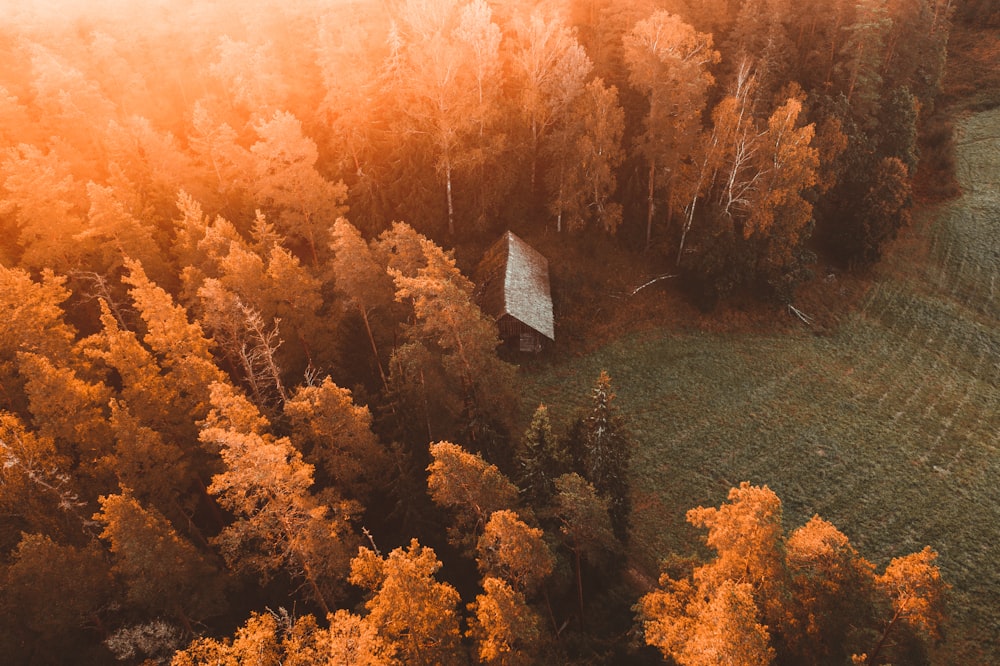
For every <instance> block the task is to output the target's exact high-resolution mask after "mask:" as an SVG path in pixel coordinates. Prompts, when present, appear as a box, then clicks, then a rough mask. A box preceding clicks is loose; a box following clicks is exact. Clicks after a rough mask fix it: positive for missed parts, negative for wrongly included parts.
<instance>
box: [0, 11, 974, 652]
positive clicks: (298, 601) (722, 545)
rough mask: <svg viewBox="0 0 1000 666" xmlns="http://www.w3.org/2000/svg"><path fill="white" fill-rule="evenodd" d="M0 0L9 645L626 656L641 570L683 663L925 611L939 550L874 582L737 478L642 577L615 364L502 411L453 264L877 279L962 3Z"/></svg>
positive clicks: (844, 547)
mask: <svg viewBox="0 0 1000 666" xmlns="http://www.w3.org/2000/svg"><path fill="white" fill-rule="evenodd" d="M13 4H14V5H17V6H16V7H7V8H5V9H7V10H9V11H7V12H6V13H5V16H4V21H3V22H2V25H0V627H2V629H0V654H3V655H4V659H5V660H7V661H9V662H10V663H69V662H72V663H80V664H99V663H109V661H110V660H111V659H112V658H119V659H120V660H121V661H123V662H126V663H143V662H146V660H149V662H147V663H151V662H157V663H167V662H168V661H169V660H171V659H172V660H173V663H175V664H178V665H180V666H186V665H192V666H193V665H194V664H207V663H212V664H216V663H220V664H233V663H251V662H253V663H261V664H278V663H284V664H313V663H321V664H324V663H356V664H421V663H425V664H452V663H455V664H458V663H466V662H468V661H470V660H472V661H480V662H484V663H492V664H523V663H591V662H596V661H598V660H600V659H603V660H606V661H615V660H616V659H624V658H625V656H624V655H626V653H629V654H634V653H636V652H637V650H638V648H636V647H635V646H633V645H630V644H629V642H628V640H627V638H626V637H627V636H628V635H630V631H631V626H632V616H631V614H630V612H629V608H630V607H631V605H632V604H633V603H634V602H635V599H636V598H638V597H639V596H640V595H643V594H645V596H642V599H641V600H640V602H639V606H638V612H639V617H640V620H641V623H642V627H643V630H644V636H645V639H646V641H647V642H648V643H649V644H650V645H653V646H655V647H656V648H658V649H659V650H660V651H661V653H662V654H663V655H664V656H666V657H668V658H670V659H673V660H675V661H676V662H678V663H681V664H714V663H746V664H750V663H767V662H769V661H771V660H782V661H783V662H785V663H795V661H796V660H799V663H824V662H826V663H841V662H843V661H844V660H846V659H850V658H852V656H853V657H856V658H857V659H858V660H867V662H868V663H873V664H874V663H886V662H888V661H889V660H891V659H897V660H899V659H903V658H905V657H901V656H900V655H904V654H917V653H919V651H920V650H921V649H922V648H921V646H922V645H924V644H925V643H926V642H927V641H933V640H937V639H938V638H939V637H940V636H941V635H942V633H941V627H942V623H943V621H944V615H943V614H942V613H943V612H942V605H941V604H942V599H943V594H944V590H945V589H946V585H945V584H944V583H943V582H942V581H941V579H940V576H939V573H938V570H937V568H936V566H935V564H934V558H935V554H934V553H933V551H930V550H925V551H921V552H919V553H917V554H915V555H910V556H906V557H901V558H897V559H896V560H893V561H892V562H891V563H889V565H888V566H887V567H886V568H885V569H884V570H883V572H882V573H876V569H875V567H873V566H872V565H871V564H870V563H868V562H867V561H866V560H864V558H863V557H862V556H861V555H860V554H859V553H858V552H857V551H856V550H855V549H854V547H853V546H852V545H851V544H850V543H849V542H848V540H847V538H846V537H845V536H844V535H843V534H842V533H840V532H839V531H837V529H836V528H834V527H833V526H832V525H830V524H829V523H826V522H824V521H822V520H821V519H819V518H814V519H813V520H812V521H810V522H809V523H807V524H806V525H805V526H803V527H800V528H799V529H797V530H794V531H792V532H791V533H786V532H785V529H784V526H783V524H782V514H781V503H780V501H779V500H778V498H777V496H776V495H775V494H774V493H772V492H771V491H769V490H768V489H767V488H766V487H756V486H750V485H748V484H743V485H741V486H740V487H739V488H737V489H734V490H733V491H732V494H731V495H730V501H729V502H728V503H726V504H724V505H723V506H721V507H719V508H708V509H705V508H698V509H693V510H692V511H691V512H690V513H689V514H688V519H689V522H690V523H691V524H692V525H694V526H696V527H699V528H703V529H705V530H707V538H706V544H707V546H708V547H709V548H710V549H711V550H713V551H714V552H715V556H714V558H712V559H709V560H706V561H704V562H701V563H700V564H699V565H698V566H696V567H694V568H693V571H691V572H690V575H686V576H681V577H677V578H671V577H669V576H664V577H663V578H662V579H661V583H660V587H659V588H658V589H657V590H654V591H649V590H648V589H646V588H643V587H642V584H641V581H642V580H644V578H645V577H647V576H648V575H649V572H637V571H635V567H636V566H638V565H636V563H635V562H634V561H633V559H632V558H631V556H630V554H631V551H630V550H629V549H630V547H631V546H630V541H629V540H630V538H632V537H633V534H634V531H633V530H632V529H631V528H632V521H633V520H634V517H633V515H632V509H633V505H634V504H636V503H637V502H638V501H639V500H640V499H641V498H634V497H633V494H632V491H631V478H632V474H633V473H634V465H635V464H636V463H634V462H633V460H634V458H635V456H633V453H634V451H633V448H634V445H635V442H634V440H633V438H632V436H631V432H632V431H631V425H630V423H629V420H628V418H627V416H626V414H627V413H628V412H627V411H626V410H624V409H622V408H621V407H622V405H621V402H620V400H619V398H618V396H617V394H616V390H615V389H613V388H612V386H613V385H612V379H611V374H609V373H607V372H603V371H602V372H601V373H600V374H599V375H598V376H597V377H596V382H595V384H594V386H593V389H592V390H591V391H590V392H589V394H587V395H581V396H579V398H580V402H581V403H585V404H586V406H585V407H584V408H583V410H582V411H581V412H580V413H579V414H577V415H575V417H567V416H566V415H558V416H557V415H555V414H549V413H548V411H547V409H546V408H545V407H544V406H540V407H539V408H538V409H537V411H536V412H535V414H534V418H533V419H532V420H531V423H530V426H529V427H528V428H527V430H525V424H524V423H523V421H522V412H523V409H522V405H520V401H521V395H520V378H521V375H520V374H519V373H522V372H527V371H528V370H527V369H526V368H524V367H522V368H519V366H518V364H517V362H519V361H523V360H524V357H518V356H516V352H515V351H514V349H511V348H503V349H501V340H500V338H499V336H498V330H497V327H496V322H495V321H494V320H493V319H492V317H493V315H495V313H492V312H491V313H486V312H484V311H483V310H482V309H481V308H480V305H479V302H480V297H481V294H480V293H479V290H478V287H477V285H476V284H474V283H473V281H472V280H470V279H469V277H467V276H468V275H470V274H472V268H473V267H474V265H475V264H476V262H477V260H478V258H479V257H480V256H481V251H482V249H483V247H485V246H486V245H487V244H488V243H489V242H491V241H492V240H493V239H494V238H495V237H496V236H497V235H498V234H499V233H500V232H502V231H506V230H508V229H515V230H516V231H517V232H518V233H523V234H524V235H525V236H526V237H530V238H533V239H537V240H539V241H540V242H541V243H545V244H547V245H548V247H549V248H551V249H552V254H553V256H552V257H551V260H552V262H553V264H554V265H555V264H556V263H557V262H558V263H559V265H560V268H561V269H562V272H561V273H560V274H559V275H558V279H559V280H560V281H562V284H559V283H556V282H554V284H556V285H557V286H559V287H561V286H563V285H564V284H566V283H570V284H575V283H576V282H579V281H580V280H581V279H588V280H589V279H593V280H595V281H602V280H604V278H605V277H606V276H607V273H608V271H609V270H610V269H608V268H607V266H605V263H606V262H605V261H604V259H605V258H606V256H607V254H608V253H609V252H611V251H612V250H613V251H615V252H619V253H622V255H623V256H627V257H630V258H634V259H635V260H636V262H639V261H642V262H645V265H647V266H651V267H655V268H657V270H660V269H662V271H663V272H664V273H669V274H670V275H673V276H677V277H679V278H680V280H678V282H680V283H682V285H683V287H684V288H685V289H686V290H687V293H688V294H689V295H691V296H692V297H693V298H694V299H696V300H698V301H699V302H700V303H701V304H703V305H708V304H711V303H714V302H716V301H717V300H718V299H720V298H725V297H726V296H728V295H729V294H731V293H733V292H736V291H739V290H745V291H749V292H751V293H753V294H754V295H756V296H760V297H763V298H768V299H777V300H779V301H781V302H784V303H789V304H791V303H792V302H793V301H794V298H795V294H796V288H797V287H798V286H799V285H800V284H801V283H802V282H803V281H804V280H806V279H808V277H809V275H808V273H809V268H808V267H809V265H810V264H811V262H812V261H813V259H814V258H815V255H814V253H815V252H816V251H818V252H825V253H828V254H829V255H830V257H829V258H831V259H832V260H839V261H842V262H844V263H845V264H848V265H854V264H866V263H870V262H873V261H875V260H877V258H878V257H879V256H880V255H881V253H882V252H883V251H884V249H885V247H886V244H887V243H888V242H889V241H890V240H891V239H892V238H893V237H894V236H895V235H896V234H897V233H898V231H899V230H900V229H901V228H902V227H903V226H904V225H906V224H907V223H908V220H909V216H910V208H911V206H912V196H911V185H910V180H911V176H912V174H913V172H914V169H915V168H916V166H917V163H918V162H917V160H918V151H917V144H916V141H917V132H916V128H917V127H918V125H919V122H920V121H921V119H922V118H923V117H924V115H925V114H927V113H929V111H930V109H931V108H932V107H933V104H934V97H935V94H936V92H937V89H938V87H939V83H940V78H941V75H942V67H943V63H944V45H945V43H946V40H947V34H948V27H949V7H950V5H949V6H943V5H942V3H941V2H932V1H931V0H914V1H913V2H889V3H885V2H875V1H874V0H863V1H860V2H832V3H814V4H815V7H810V11H798V10H797V8H796V5H795V4H794V3H789V2H758V1H757V0H744V1H740V2H728V3H727V2H722V1H721V0H718V1H717V0H712V1H711V2H703V3H698V2H679V1H678V2H661V1H652V0H650V1H643V2H635V3H632V2H617V3H616V2H609V1H607V0H594V1H589V2H582V1H577V0H567V1H556V0H553V1H545V2H525V1H522V0H512V1H505V2H486V1H485V0H461V1H460V0H400V1H398V2H389V3H373V2H369V3H364V2H361V1H360V0H344V1H343V2H332V3H331V2H325V1H323V2H321V1H320V0H308V1H305V2H291V3H290V2H284V3H281V2H276V1H272V0H259V1H255V2H249V3H247V2H235V1H232V0H217V1H213V2H200V1H196V0H180V1H179V2H172V3H169V4H170V7H169V10H168V9H167V7H166V4H164V3H127V2H94V3H78V6H77V7H75V8H74V7H71V6H69V5H66V6H61V5H58V4H55V5H54V4H53V3H46V2H40V1H39V2H24V3H13ZM979 4H982V3H979ZM968 11H972V10H968ZM968 11H967V12H966V13H968ZM983 11H985V10H982V9H977V10H976V12H983ZM976 12H973V13H976ZM814 231H815V235H814V234H813V232H814ZM639 253H642V259H641V260H640V259H639ZM571 257H584V258H586V259H585V261H583V260H581V261H580V262H579V265H575V264H574V263H573V261H575V260H571V259H569V258H571ZM647 293H650V292H647ZM559 298H560V296H559V294H558V292H557V293H556V299H555V300H556V304H557V306H558V307H560V308H561V307H566V304H565V303H563V302H560V300H559ZM559 325H560V326H561V325H562V324H559ZM559 335H560V337H561V336H562V335H563V334H562V331H561V330H560V332H559ZM539 362H540V363H545V362H547V361H546V360H540V361H539ZM523 365H524V366H529V365H530V363H526V364H523ZM612 373H613V368H612ZM616 388H618V387H616ZM528 407H529V408H530V407H534V405H530V406H528ZM564 417H565V418H566V422H562V421H561V419H563V418H564ZM522 434H523V436H522ZM665 482H669V480H666V481H665ZM380 548H385V553H383V552H382V551H381V550H380ZM234 627H235V629H234ZM223 635H228V637H222V636H223ZM906 650H909V652H904V651H906Z"/></svg>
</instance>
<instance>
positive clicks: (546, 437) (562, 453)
mask: <svg viewBox="0 0 1000 666" xmlns="http://www.w3.org/2000/svg"><path fill="white" fill-rule="evenodd" d="M517 465H518V476H517V479H518V483H519V485H520V487H521V489H522V492H523V493H524V496H525V499H527V501H528V503H529V504H531V505H532V506H535V507H541V506H544V505H546V504H547V503H548V502H549V501H550V500H551V499H552V495H553V494H554V493H555V481H556V478H557V477H558V476H560V475H561V474H564V473H565V472H566V471H568V470H567V468H568V466H569V456H568V454H567V452H566V449H565V448H564V447H563V444H562V442H561V441H560V440H559V439H558V438H557V437H555V435H553V434H552V424H551V423H550V422H549V410H548V408H547V407H546V406H545V405H538V408H537V409H536V410H535V414H534V415H533V416H532V417H531V425H529V426H528V429H527V430H526V431H525V432H524V437H522V439H521V448H520V449H519V450H518V453H517Z"/></svg>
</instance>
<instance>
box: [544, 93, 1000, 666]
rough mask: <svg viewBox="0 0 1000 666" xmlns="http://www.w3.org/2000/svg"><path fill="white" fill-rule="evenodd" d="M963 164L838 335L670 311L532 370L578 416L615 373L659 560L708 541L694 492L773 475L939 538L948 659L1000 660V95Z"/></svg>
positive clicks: (716, 497)
mask: <svg viewBox="0 0 1000 666" xmlns="http://www.w3.org/2000/svg"><path fill="white" fill-rule="evenodd" d="M959 180H960V182H961V183H962V184H963V188H964V191H965V194H964V195H963V197H962V198H961V199H959V200H957V201H954V202H951V203H948V204H945V205H942V206H940V207H938V208H936V209H933V210H930V211H927V212H926V213H925V214H924V215H923V216H922V218H921V219H919V220H918V222H917V223H916V226H915V228H914V230H913V231H912V233H911V235H910V237H909V238H907V239H903V241H902V242H901V243H900V245H899V247H898V248H897V251H896V252H895V253H894V254H893V255H892V256H891V257H890V259H889V260H887V262H886V263H885V265H884V266H883V267H882V269H881V275H880V277H879V278H878V279H877V281H876V284H875V286H874V287H873V289H872V290H871V291H870V292H869V293H868V295H867V296H866V297H865V301H864V303H863V307H862V308H861V309H860V310H859V311H858V312H856V313H855V314H853V315H851V316H849V317H848V318H847V319H846V321H845V322H844V323H843V324H842V325H841V326H840V327H839V328H837V329H836V330H835V331H833V332H832V333H830V334H829V335H825V336H816V335H812V334H810V333H809V332H802V333H798V334H781V335H778V334H769V335H760V334H740V335H722V334H707V333H678V332H672V331H669V330H664V329H659V330H651V331H644V332H640V333H635V334H633V335H631V336H629V337H626V338H623V339H621V340H619V341H617V342H615V343H612V344H610V345H608V346H605V347H603V348H601V349H599V350H597V351H596V352H594V353H592V354H590V355H587V356H584V357H581V358H576V359H570V360H565V361H560V362H558V363H556V364H554V365H553V366H551V367H548V368H544V369H541V370H538V371H537V372H535V373H534V374H532V375H531V376H530V377H529V388H528V397H529V400H528V401H527V402H528V404H529V406H531V405H533V404H537V403H538V402H540V401H544V402H545V403H547V404H549V405H550V409H551V410H552V414H553V417H554V418H555V419H563V420H565V419H568V418H569V416H570V415H571V414H572V413H573V412H574V410H576V409H577V408H578V407H579V406H580V405H582V404H583V403H584V401H585V396H586V393H587V389H588V387H589V386H590V385H591V383H592V382H593V380H594V378H596V377H597V374H598V372H599V371H600V370H601V369H607V370H608V371H609V372H610V373H611V375H612V378H613V379H614V382H615V385H616V387H617V390H618V393H619V396H620V402H621V404H622V406H623V408H624V409H625V410H626V411H627V413H628V414H629V416H630V419H631V423H632V424H633V427H634V432H635V436H636V439H637V441H638V448H637V451H636V454H635V458H634V464H633V469H632V474H633V479H632V482H633V489H634V493H635V500H634V504H635V515H634V524H635V532H634V545H633V552H632V558H633V561H634V562H635V564H636V566H637V567H639V568H641V569H642V570H643V571H644V573H646V574H648V575H650V576H655V573H656V570H657V564H658V562H659V560H660V559H661V558H662V557H663V556H665V555H667V554H668V553H671V552H679V553H687V552H690V551H691V549H692V548H693V544H695V543H696V542H697V539H698V536H699V534H698V533H697V532H695V531H694V530H692V529H691V528H690V527H688V526H687V525H686V524H685V523H684V513H685V511H686V510H687V509H688V508H691V507H693V506H697V505H700V504H701V505H718V504H719V503H720V502H721V501H723V500H724V498H725V494H726V492H727V490H728V489H729V488H730V487H732V486H734V485H736V484H738V483H739V482H740V481H742V480H749V481H751V482H754V483H766V484H768V485H769V486H771V487H772V488H773V489H774V490H775V491H776V492H777V493H778V495H779V496H780V497H781V498H782V500H783V502H784V507H785V521H786V527H795V526H798V525H801V524H802V523H804V522H805V521H806V520H808V518H809V517H810V516H812V515H813V514H814V513H818V514H820V515H822V516H823V517H824V518H826V519H828V520H830V521H832V522H833V523H834V524H836V525H837V526H838V527H839V528H840V529H841V530H843V531H844V532H845V533H846V534H847V535H848V536H849V537H850V538H851V540H852V542H854V543H855V545H856V546H857V547H858V548H859V550H860V551H861V552H862V553H864V554H865V555H866V556H868V557H869V558H870V559H872V560H873V561H874V562H875V563H876V564H878V565H879V566H884V565H885V564H886V563H888V561H889V559H891V558H892V557H895V556H897V555H902V554H905V553H909V552H913V551H915V550H918V549H920V548H921V547H922V546H923V545H925V544H929V545H931V546H932V547H934V548H935V549H936V550H937V551H938V552H939V554H940V561H939V563H940V566H941V568H942V570H943V572H944V575H945V577H946V579H947V580H948V582H950V583H951V585H952V586H953V590H952V597H951V604H952V616H953V620H954V623H953V628H952V633H951V639H950V641H949V649H948V650H947V651H942V652H941V655H940V660H941V662H942V663H958V662H959V661H963V662H965V663H972V662H970V661H969V660H970V659H971V660H972V661H973V662H976V663H1000V484H998V482H997V480H998V479H1000V317H998V315H1000V295H998V293H997V292H998V291H1000V285H998V284H997V281H998V278H997V276H998V274H1000V111H991V112H986V113H981V114H978V115H976V116H973V117H971V118H969V119H968V120H967V121H966V122H964V124H963V125H962V127H961V134H960V138H959Z"/></svg>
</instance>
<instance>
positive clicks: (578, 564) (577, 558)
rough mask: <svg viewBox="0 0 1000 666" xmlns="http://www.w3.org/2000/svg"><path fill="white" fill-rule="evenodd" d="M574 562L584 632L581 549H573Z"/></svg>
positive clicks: (581, 623)
mask: <svg viewBox="0 0 1000 666" xmlns="http://www.w3.org/2000/svg"><path fill="white" fill-rule="evenodd" d="M573 556H574V561H575V563H576V597H577V601H578V602H579V604H580V630H581V631H583V630H584V624H585V623H584V619H583V574H582V573H581V572H580V567H581V562H580V549H579V548H574V549H573Z"/></svg>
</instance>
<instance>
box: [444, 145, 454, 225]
mask: <svg viewBox="0 0 1000 666" xmlns="http://www.w3.org/2000/svg"><path fill="white" fill-rule="evenodd" d="M444 172H445V179H446V180H447V187H448V235H449V236H454V235H455V204H454V203H453V202H452V197H451V159H450V158H449V157H447V156H446V157H445V164H444Z"/></svg>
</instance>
